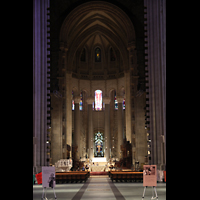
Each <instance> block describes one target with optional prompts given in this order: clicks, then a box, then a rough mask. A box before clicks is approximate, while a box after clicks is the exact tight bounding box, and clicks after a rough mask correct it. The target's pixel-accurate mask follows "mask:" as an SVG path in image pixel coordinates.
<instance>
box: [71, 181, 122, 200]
mask: <svg viewBox="0 0 200 200" xmlns="http://www.w3.org/2000/svg"><path fill="white" fill-rule="evenodd" d="M86 199H87V200H88V199H95V200H98V199H99V200H100V199H101V200H102V199H106V200H116V199H117V200H125V198H124V197H123V196H122V195H121V193H120V192H119V190H118V189H117V188H116V186H115V185H114V184H113V183H112V181H111V180H110V179H109V178H108V177H102V178H101V177H91V178H90V183H89V184H88V187H87V188H86V190H85V192H84V194H83V196H82V198H81V200H86ZM73 200H78V199H73Z"/></svg>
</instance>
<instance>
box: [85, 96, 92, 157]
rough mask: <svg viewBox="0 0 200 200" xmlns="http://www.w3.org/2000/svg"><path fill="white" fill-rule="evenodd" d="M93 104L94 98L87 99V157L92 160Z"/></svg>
mask: <svg viewBox="0 0 200 200" xmlns="http://www.w3.org/2000/svg"><path fill="white" fill-rule="evenodd" d="M93 102H94V97H90V98H88V99H87V103H88V115H89V116H88V149H89V152H88V156H89V159H90V160H92V158H93V157H94V153H93V152H94V144H93V141H94V130H93V117H92V115H93V110H92V104H93Z"/></svg>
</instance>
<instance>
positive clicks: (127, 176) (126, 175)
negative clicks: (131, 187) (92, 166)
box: [108, 171, 143, 182]
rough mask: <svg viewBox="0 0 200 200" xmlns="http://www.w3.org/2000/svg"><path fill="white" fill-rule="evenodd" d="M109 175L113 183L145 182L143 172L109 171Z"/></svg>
mask: <svg viewBox="0 0 200 200" xmlns="http://www.w3.org/2000/svg"><path fill="white" fill-rule="evenodd" d="M108 175H109V177H110V179H111V180H112V182H113V181H116V182H118V181H120V182H137V181H138V182H143V172H134V171H109V172H108Z"/></svg>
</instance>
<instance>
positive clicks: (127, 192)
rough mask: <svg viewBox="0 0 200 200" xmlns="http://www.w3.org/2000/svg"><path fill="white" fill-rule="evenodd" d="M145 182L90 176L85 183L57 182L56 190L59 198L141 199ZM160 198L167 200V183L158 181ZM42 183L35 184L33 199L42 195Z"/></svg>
mask: <svg viewBox="0 0 200 200" xmlns="http://www.w3.org/2000/svg"><path fill="white" fill-rule="evenodd" d="M143 189H144V188H143V183H131V182H127V183H120V182H117V183H115V182H112V181H111V180H110V178H109V177H108V176H90V178H89V179H88V180H87V181H86V182H85V183H68V184H56V187H55V192H56V196H57V200H102V199H106V200H141V199H142V194H143ZM156 190H157V194H158V199H159V200H166V183H157V187H156ZM42 191H43V188H42V185H33V200H39V199H41V197H42ZM46 197H47V199H48V200H53V199H54V193H53V190H52V189H51V188H48V189H47V192H46ZM151 197H152V189H151V187H148V188H147V189H146V192H145V198H144V200H145V199H150V198H151Z"/></svg>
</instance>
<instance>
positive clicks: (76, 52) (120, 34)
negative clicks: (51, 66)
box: [60, 1, 135, 74]
mask: <svg viewBox="0 0 200 200" xmlns="http://www.w3.org/2000/svg"><path fill="white" fill-rule="evenodd" d="M130 43H131V44H133V43H135V30H134V27H133V25H132V22H131V21H130V19H129V17H128V16H127V15H126V13H124V11H122V10H121V9H120V8H119V7H117V6H115V5H113V4H110V3H107V2H100V1H99V2H93V3H91V2H89V3H84V4H82V5H80V6H78V7H77V8H75V9H74V10H73V11H71V13H70V14H69V15H68V16H67V17H66V19H65V20H64V22H63V24H62V27H61V31H60V46H61V48H63V47H65V49H66V50H67V57H68V59H67V69H68V70H72V71H74V72H76V71H77V69H78V68H80V66H78V62H77V60H78V59H77V56H80V52H81V51H82V49H83V48H85V49H86V51H87V66H86V67H85V71H84V69H83V68H84V67H82V69H83V70H82V73H87V71H89V70H91V69H93V68H94V69H98V73H100V71H101V70H102V73H103V71H104V72H105V69H106V67H107V66H108V62H109V59H108V54H109V49H110V48H111V47H112V48H113V50H114V52H115V54H116V55H117V60H116V64H115V67H114V68H113V69H112V70H110V71H112V73H113V71H115V72H117V71H123V70H125V69H128V68H129V58H128V50H127V48H128V46H129V44H130ZM97 46H98V47H100V48H101V50H102V51H101V52H102V63H101V64H98V67H97V66H95V63H94V54H93V52H94V49H95V48H96V47H97ZM118 63H121V64H118ZM113 66H114V64H113ZM108 73H109V71H108ZM100 74H101V73H100Z"/></svg>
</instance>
